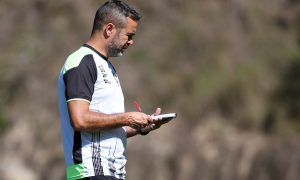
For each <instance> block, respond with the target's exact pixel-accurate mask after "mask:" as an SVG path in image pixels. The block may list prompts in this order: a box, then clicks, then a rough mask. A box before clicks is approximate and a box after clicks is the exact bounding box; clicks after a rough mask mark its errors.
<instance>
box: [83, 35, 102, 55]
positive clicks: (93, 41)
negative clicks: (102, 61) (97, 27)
mask: <svg viewBox="0 0 300 180" xmlns="http://www.w3.org/2000/svg"><path fill="white" fill-rule="evenodd" d="M104 41H105V40H103V41H101V37H94V36H92V37H91V38H90V39H89V40H88V41H87V42H86V44H87V45H89V46H91V47H93V48H94V49H96V50H97V51H98V52H99V53H101V54H102V55H104V56H106V57H107V51H106V48H105V43H103V42H104Z"/></svg>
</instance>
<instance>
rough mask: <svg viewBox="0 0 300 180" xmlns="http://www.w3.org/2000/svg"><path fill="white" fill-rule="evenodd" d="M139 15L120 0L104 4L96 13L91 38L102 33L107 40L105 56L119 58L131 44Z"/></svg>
mask: <svg viewBox="0 0 300 180" xmlns="http://www.w3.org/2000/svg"><path fill="white" fill-rule="evenodd" d="M140 18H141V17H140V15H139V13H138V12H137V11H135V10H134V9H133V8H131V7H129V5H127V4H126V3H124V2H123V1H120V0H110V1H107V2H105V3H104V4H103V5H102V6H101V7H100V8H99V9H98V10H97V12H96V15H95V19H94V24H93V30H92V36H94V35H95V34H97V33H102V35H103V37H104V38H105V40H107V47H106V51H107V56H108V57H116V56H121V55H122V54H123V51H124V50H125V49H127V48H128V46H129V45H131V44H133V40H132V37H133V36H134V35H135V32H136V28H137V23H138V21H139V20H140Z"/></svg>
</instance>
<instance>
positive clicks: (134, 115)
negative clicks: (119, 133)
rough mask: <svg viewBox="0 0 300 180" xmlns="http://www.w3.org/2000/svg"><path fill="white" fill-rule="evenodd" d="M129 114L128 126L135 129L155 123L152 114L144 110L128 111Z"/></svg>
mask: <svg viewBox="0 0 300 180" xmlns="http://www.w3.org/2000/svg"><path fill="white" fill-rule="evenodd" d="M127 115H128V118H127V121H128V126H130V127H132V128H134V129H142V128H144V127H146V126H147V125H149V124H152V123H153V120H152V119H151V116H150V115H147V114H144V113H142V112H128V113H127Z"/></svg>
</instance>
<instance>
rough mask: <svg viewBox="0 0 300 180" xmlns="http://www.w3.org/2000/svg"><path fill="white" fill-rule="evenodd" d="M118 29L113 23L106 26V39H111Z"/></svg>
mask: <svg viewBox="0 0 300 180" xmlns="http://www.w3.org/2000/svg"><path fill="white" fill-rule="evenodd" d="M115 30H116V27H115V25H114V24H112V23H108V24H106V26H105V29H104V32H105V35H106V37H111V36H112V35H113V34H114V33H115Z"/></svg>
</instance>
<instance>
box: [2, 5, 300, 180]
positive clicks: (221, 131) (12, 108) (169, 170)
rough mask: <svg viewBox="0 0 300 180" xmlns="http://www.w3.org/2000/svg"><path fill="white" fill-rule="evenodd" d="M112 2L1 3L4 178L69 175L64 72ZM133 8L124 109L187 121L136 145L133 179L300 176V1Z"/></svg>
mask: <svg viewBox="0 0 300 180" xmlns="http://www.w3.org/2000/svg"><path fill="white" fill-rule="evenodd" d="M103 2H104V1H101V0H85V1H83V0H65V1H59V0H51V1H45V0H1V1H0V24H1V25H0V87H1V88H0V97H1V98H0V143H1V145H0V151H1V153H0V159H1V162H2V163H1V164H0V179H3V180H20V179H22V180H40V179H42V180H48V179H49V180H50V179H51V180H53V179H57V180H63V179H65V165H64V160H63V152H62V145H61V137H60V136H61V131H60V124H59V116H58V107H57V85H56V81H57V75H58V72H59V71H60V68H61V67H62V65H63V63H64V61H65V59H66V58H67V56H68V55H69V54H70V53H71V52H73V51H75V50H77V49H78V48H79V46H80V45H82V44H83V43H85V41H86V40H87V39H88V38H89V35H90V32H91V28H92V22H93V18H94V13H95V11H96V10H97V8H98V7H99V6H100V5H101V4H102V3H103ZM127 2H129V3H130V4H131V5H133V6H134V7H136V9H138V10H139V11H140V12H141V13H142V14H143V18H142V21H141V24H140V26H139V29H138V33H137V35H136V36H135V39H134V40H135V45H134V46H132V47H131V48H130V49H129V50H128V51H126V53H125V54H124V56H123V57H122V58H119V59H112V63H113V64H114V65H115V66H116V68H117V70H118V74H119V77H120V80H121V84H122V87H123V91H124V95H125V99H126V110H127V111H135V107H134V105H133V100H136V101H138V102H139V104H140V105H141V107H142V109H143V111H144V112H147V113H149V114H150V113H152V112H153V111H154V109H155V108H156V107H158V106H159V107H161V108H162V110H163V113H168V112H177V113H178V117H177V118H176V119H174V120H173V121H172V122H170V123H169V124H168V125H166V126H163V127H161V128H160V129H159V130H157V131H154V132H151V133H150V134H149V135H147V136H145V137H142V136H136V137H133V138H130V139H129V140H128V150H127V157H128V160H129V161H128V164H127V179H129V180H141V179H143V180H153V179H155V180H195V179H197V180H299V179H300V2H299V1H297V0H251V1H249V0H189V1H182V0H163V1H162V0H151V1H142V0H128V1H127Z"/></svg>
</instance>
